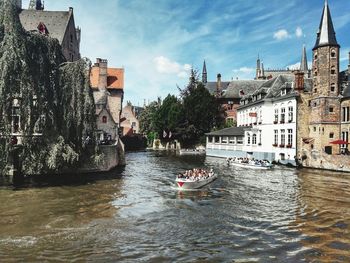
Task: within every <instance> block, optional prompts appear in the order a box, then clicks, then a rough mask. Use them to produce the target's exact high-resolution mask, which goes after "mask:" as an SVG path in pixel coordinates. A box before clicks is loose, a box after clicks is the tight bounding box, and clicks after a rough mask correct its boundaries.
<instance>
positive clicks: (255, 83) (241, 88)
mask: <svg viewBox="0 0 350 263" xmlns="http://www.w3.org/2000/svg"><path fill="white" fill-rule="evenodd" d="M264 83H266V80H234V81H231V82H230V84H229V86H228V87H227V89H226V91H225V92H224V94H223V96H222V97H223V98H237V99H239V98H241V97H242V96H243V95H245V94H251V93H254V92H255V91H256V90H257V89H259V87H261V85H263V84H264ZM241 92H243V93H241Z"/></svg>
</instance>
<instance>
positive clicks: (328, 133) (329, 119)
mask: <svg viewBox="0 0 350 263" xmlns="http://www.w3.org/2000/svg"><path fill="white" fill-rule="evenodd" d="M339 49H340V46H339V44H338V42H337V39H336V36H335V31H334V27H333V22H332V17H331V13H330V10H329V6H328V1H327V0H326V1H325V4H324V8H323V13H322V17H321V22H320V26H319V30H318V32H317V38H316V43H315V47H314V48H313V60H312V75H313V76H312V77H313V87H312V91H311V97H310V99H311V100H310V101H309V103H310V107H311V109H310V110H311V115H310V122H309V130H310V136H311V137H313V138H319V139H317V140H315V145H314V146H315V150H317V151H319V152H326V153H328V154H335V153H337V152H339V149H338V150H337V147H336V146H334V145H332V144H330V142H331V141H333V140H336V139H339V136H340V125H339V120H340V101H339V97H338V96H339V93H340V90H339V88H340V85H339ZM303 67H305V66H303ZM338 148H339V147H338Z"/></svg>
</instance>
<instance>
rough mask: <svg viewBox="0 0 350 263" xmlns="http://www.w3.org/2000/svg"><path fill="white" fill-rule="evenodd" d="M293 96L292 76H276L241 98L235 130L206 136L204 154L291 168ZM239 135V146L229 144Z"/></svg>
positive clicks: (294, 136) (294, 134) (293, 129)
mask: <svg viewBox="0 0 350 263" xmlns="http://www.w3.org/2000/svg"><path fill="white" fill-rule="evenodd" d="M307 83H308V82H307V81H306V83H305V84H307ZM297 96H298V93H297V91H295V90H294V76H293V75H279V76H277V77H276V78H273V79H271V80H269V81H267V82H266V83H264V84H262V85H261V87H260V88H259V89H258V90H257V91H255V92H254V93H253V94H247V95H246V96H244V97H243V98H242V99H241V105H240V106H239V107H238V109H237V126H238V127H237V128H231V130H227V129H225V130H222V131H219V132H216V133H210V134H208V137H207V152H208V155H211V156H217V157H233V156H236V157H249V158H255V159H261V160H262V159H267V160H269V161H276V162H280V163H283V164H287V163H289V164H292V165H295V157H296V140H297V138H296V136H297V126H296V123H297V122H296V116H297V114H296V113H297V112H296V111H297ZM239 132H241V133H242V137H239V138H240V141H242V143H240V144H237V143H235V142H236V141H235V140H233V141H232V142H231V140H232V139H230V138H232V137H233V138H234V134H238V133H239ZM237 138H238V137H237Z"/></svg>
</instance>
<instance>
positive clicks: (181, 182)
mask: <svg viewBox="0 0 350 263" xmlns="http://www.w3.org/2000/svg"><path fill="white" fill-rule="evenodd" d="M217 178H218V176H217V174H215V173H211V174H210V175H209V177H207V178H201V179H194V180H192V179H185V178H178V177H177V178H176V180H175V182H176V185H177V186H178V187H179V188H180V189H198V188H201V187H203V186H205V185H207V184H210V183H211V182H213V181H214V180H216V179H217Z"/></svg>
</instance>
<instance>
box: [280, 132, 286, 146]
mask: <svg viewBox="0 0 350 263" xmlns="http://www.w3.org/2000/svg"><path fill="white" fill-rule="evenodd" d="M285 144H286V131H285V130H281V145H282V146H284V145H285Z"/></svg>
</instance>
